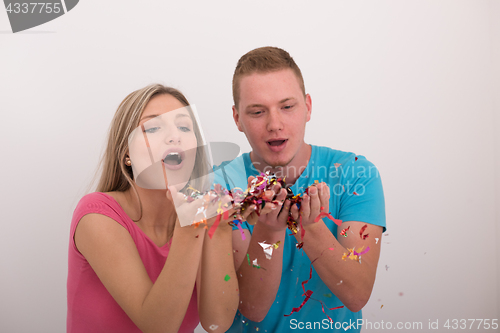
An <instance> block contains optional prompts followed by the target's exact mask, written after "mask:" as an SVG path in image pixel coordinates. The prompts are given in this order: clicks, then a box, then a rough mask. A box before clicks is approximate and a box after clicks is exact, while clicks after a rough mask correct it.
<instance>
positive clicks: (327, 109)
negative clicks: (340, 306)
mask: <svg viewBox="0 0 500 333" xmlns="http://www.w3.org/2000/svg"><path fill="white" fill-rule="evenodd" d="M499 22H500V1H486V0H470V1H461V0H455V1H434V0H433V1H399V0H394V1H311V2H309V3H306V2H305V1H294V0H288V1H276V0H273V1H263V0H254V1H243V0H236V1H198V2H194V1H156V2H151V1H117V0H114V1H89V0H82V1H80V3H79V4H78V5H77V6H76V7H75V8H74V9H73V10H72V11H70V12H69V13H68V14H66V15H64V16H62V17H60V18H58V19H56V20H54V21H52V22H49V23H47V24H44V25H42V26H39V27H35V28H33V29H31V30H28V31H26V32H24V33H18V34H12V33H11V32H10V25H9V22H8V18H7V14H6V12H5V11H4V10H3V9H0V32H1V33H0V112H1V120H0V124H1V125H0V126H1V130H0V142H1V146H0V170H1V177H2V178H1V181H0V184H1V185H0V188H1V192H0V193H1V194H0V195H1V197H0V198H1V201H0V217H1V222H0V331H1V332H8V333H13V332H30V333H31V332H64V331H65V320H66V276H67V248H68V241H69V225H70V220H71V215H72V212H73V209H74V207H75V205H76V204H77V202H78V200H79V199H80V198H81V196H82V195H84V194H85V193H86V190H87V187H88V185H89V183H90V181H91V179H92V177H93V175H94V173H95V169H96V166H97V163H98V160H99V157H100V154H101V152H102V149H103V145H104V141H105V137H106V132H107V128H108V126H109V124H110V121H111V118H112V116H113V114H114V111H115V110H116V108H117V106H118V104H119V103H120V102H121V100H122V99H123V98H124V97H125V96H126V95H127V94H128V93H130V92H132V91H133V90H135V89H138V88H141V87H143V86H145V85H147V84H150V83H153V82H160V83H164V84H167V85H172V86H174V87H176V88H179V89H180V90H181V91H183V92H184V93H185V94H186V95H187V97H188V99H190V101H191V103H193V104H196V106H197V108H198V111H199V113H200V117H201V121H202V124H203V126H204V128H206V130H207V131H208V133H207V136H208V138H209V140H211V141H231V142H235V143H237V144H239V145H240V146H241V147H242V150H243V151H249V146H248V144H247V143H246V139H245V137H244V135H243V134H242V133H240V132H238V131H237V129H236V126H235V125H234V123H233V120H232V117H231V106H232V96H231V78H232V73H233V70H234V66H235V65H236V62H237V60H238V58H239V57H240V56H241V55H243V54H244V53H246V52H247V51H249V50H251V49H253V48H256V47H260V46H266V45H272V46H279V47H282V48H284V49H286V50H288V51H289V52H290V53H291V55H292V56H293V57H294V58H295V60H296V62H297V63H298V65H299V66H300V67H301V69H302V71H303V75H304V78H305V83H306V90H307V92H309V93H310V94H311V96H312V101H313V113H312V119H311V121H310V123H309V124H308V125H307V134H306V141H307V142H308V143H312V144H319V145H325V146H329V147H332V148H335V149H340V150H345V151H354V152H356V153H357V154H360V155H364V156H366V157H367V158H368V159H369V160H371V161H372V162H374V163H375V164H376V165H377V166H378V167H379V170H380V172H381V175H382V180H383V184H384V190H385V196H386V209H387V224H388V234H389V235H388V236H387V237H384V238H383V246H382V254H381V258H380V264H379V270H378V275H377V281H376V285H375V288H374V290H373V294H372V297H371V299H370V301H369V303H368V305H367V306H366V307H365V308H364V310H363V311H364V317H365V318H366V319H367V320H369V321H372V322H380V321H382V320H383V321H384V322H388V321H390V322H392V323H393V324H394V325H395V324H396V323H397V322H403V323H404V322H407V321H409V322H422V323H423V326H424V330H421V332H424V331H427V327H428V322H429V320H431V321H435V320H439V325H440V328H441V329H440V331H448V330H445V329H442V325H443V324H444V322H445V321H446V320H447V319H454V318H455V319H472V318H476V319H478V318H482V319H493V318H498V319H500V296H499V294H500V285H499V283H498V281H500V272H499V267H500V256H499V249H500V247H499V245H497V243H498V239H500V228H499V227H498V226H497V225H498V222H499V221H500V215H499V207H500V192H499V191H500V177H499V173H498V170H499V169H500V133H499V131H498V129H499V128H500V112H499V111H500V23H499ZM386 266H387V269H386ZM400 293H403V294H402V296H400ZM297 305H298V304H297ZM382 305H383V307H382V308H381V306H382ZM325 318H326V317H325ZM374 331H375V330H374ZM451 331H453V330H451ZM459 331H464V330H459ZM466 331H473V332H480V331H482V330H478V329H477V327H476V328H474V329H472V330H469V329H468V327H467V330H466ZM484 331H485V332H488V330H484ZM491 331H492V330H491V329H490V330H489V332H491Z"/></svg>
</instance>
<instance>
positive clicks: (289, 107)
mask: <svg viewBox="0 0 500 333" xmlns="http://www.w3.org/2000/svg"><path fill="white" fill-rule="evenodd" d="M293 107H294V105H285V106H284V107H283V109H286V110H289V109H291V108H293Z"/></svg>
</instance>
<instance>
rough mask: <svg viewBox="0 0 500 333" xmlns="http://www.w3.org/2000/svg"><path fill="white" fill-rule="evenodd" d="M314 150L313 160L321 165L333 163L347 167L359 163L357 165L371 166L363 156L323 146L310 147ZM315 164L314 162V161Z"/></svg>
mask: <svg viewBox="0 0 500 333" xmlns="http://www.w3.org/2000/svg"><path fill="white" fill-rule="evenodd" d="M311 146H312V147H313V149H314V150H315V156H314V157H313V158H315V159H316V160H317V161H320V162H323V163H333V164H337V165H338V166H340V165H348V164H350V163H354V162H356V163H359V164H370V165H373V163H371V162H370V161H369V160H368V159H367V158H366V157H365V156H363V155H358V154H356V153H353V152H347V151H342V150H337V149H333V148H330V147H324V146H314V145H311ZM315 162H316V161H315Z"/></svg>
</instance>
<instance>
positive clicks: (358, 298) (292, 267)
mask: <svg viewBox="0 0 500 333" xmlns="http://www.w3.org/2000/svg"><path fill="white" fill-rule="evenodd" d="M233 98H234V106H233V117H234V121H235V123H236V125H237V126H238V129H239V130H240V131H241V132H243V133H245V135H246V137H247V139H248V141H249V143H250V145H251V146H252V151H251V152H250V153H249V154H243V155H242V156H240V157H238V158H236V159H235V160H233V161H232V162H229V163H227V162H226V163H223V164H222V165H221V166H220V167H219V168H218V169H217V170H216V182H218V183H220V184H221V185H223V186H224V187H226V188H231V189H232V188H235V187H239V188H243V189H244V188H246V186H247V178H248V177H250V176H254V177H255V176H257V175H259V174H260V173H261V172H267V171H270V172H272V173H275V174H276V175H277V176H278V177H285V182H286V183H287V184H289V185H290V188H291V189H292V191H293V193H294V194H298V193H304V191H305V190H306V189H307V188H308V187H309V190H308V194H304V195H303V201H302V203H301V205H300V208H299V207H297V206H296V205H294V206H293V207H290V201H289V200H288V199H287V200H285V198H286V191H285V190H284V189H278V188H276V189H275V192H276V193H275V192H273V191H270V192H268V193H266V195H267V196H268V197H273V196H274V195H275V194H276V198H275V199H276V201H278V202H279V204H276V205H272V204H270V205H267V209H266V210H267V211H270V212H269V213H267V214H261V216H260V217H257V216H256V215H255V213H254V214H252V215H253V216H252V218H249V220H248V222H252V224H254V225H250V223H243V228H244V237H242V234H241V232H240V231H239V230H237V229H236V228H235V230H234V231H233V247H234V251H235V253H234V258H235V266H236V269H237V276H238V279H239V289H240V306H239V311H238V314H237V315H236V317H235V320H234V323H233V326H232V327H231V329H230V330H229V332H242V331H245V332H246V331H251V332H254V331H256V330H257V331H259V332H266V331H267V332H288V331H291V330H295V329H306V330H311V331H321V332H323V331H324V330H331V331H339V332H346V330H347V331H349V332H357V331H359V329H360V328H361V327H360V326H358V325H357V324H358V323H360V322H359V321H357V320H358V319H360V318H361V311H360V310H361V309H362V308H363V306H364V305H365V304H366V302H367V301H368V299H369V298H370V294H371V291H372V288H373V284H374V281H375V274H376V269H377V263H378V259H379V254H380V245H381V241H380V240H381V236H382V232H383V230H384V229H385V208H384V197H383V190H382V183H381V181H380V178H379V175H378V172H377V169H376V168H375V167H374V166H373V164H371V163H370V162H368V161H367V160H366V159H365V158H364V157H363V156H356V155H355V154H353V153H345V152H341V151H337V150H332V149H330V148H326V147H319V146H312V145H309V144H306V143H305V142H304V134H305V128H306V123H307V122H308V121H309V120H310V118H311V113H312V102H311V96H309V94H306V93H305V88H304V82H303V79H302V74H301V72H300V69H299V68H298V66H297V65H296V64H295V62H294V60H293V59H292V58H291V57H290V55H289V54H288V53H287V52H286V51H284V50H282V49H279V48H274V47H263V48H259V49H255V50H253V51H250V52H249V53H247V54H245V55H244V56H243V57H241V59H240V60H239V62H238V64H237V67H236V70H235V73H234V76H233ZM310 186H312V187H310ZM321 212H326V213H328V212H330V213H331V215H332V216H333V217H334V218H335V219H338V220H342V224H341V225H340V226H339V227H338V226H337V224H336V223H335V222H334V221H332V220H331V219H329V218H323V219H320V220H319V221H317V222H315V220H316V217H317V216H318V215H320V213H321ZM289 214H291V216H292V218H293V219H294V220H295V221H299V220H300V219H302V221H301V223H302V229H300V228H299V231H298V232H297V233H296V234H293V233H292V232H291V231H290V230H287V224H286V221H287V217H288V215H289ZM337 223H338V224H340V221H337ZM243 238H244V239H243ZM278 241H279V242H280V243H279V246H278V248H277V249H274V251H273V253H272V256H271V259H268V258H266V254H265V253H264V251H263V246H262V242H265V243H266V244H276V243H277V242H278ZM259 243H261V244H259ZM301 246H302V247H301ZM300 247H301V249H300ZM349 249H351V251H350V250H349ZM352 249H354V250H352ZM353 251H354V252H353ZM356 253H358V254H356ZM255 259H257V265H254V264H253V263H254V260H255ZM250 262H252V264H249V263H250ZM310 273H311V275H310ZM329 318H331V319H332V321H330V320H329Z"/></svg>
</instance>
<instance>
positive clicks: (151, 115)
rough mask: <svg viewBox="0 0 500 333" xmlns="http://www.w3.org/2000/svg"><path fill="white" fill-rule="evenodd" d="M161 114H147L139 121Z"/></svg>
mask: <svg viewBox="0 0 500 333" xmlns="http://www.w3.org/2000/svg"><path fill="white" fill-rule="evenodd" d="M158 116H159V115H158V114H150V115H149V116H145V117H142V118H141V119H140V120H139V122H141V121H143V120H145V119H149V118H156V117H158Z"/></svg>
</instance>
